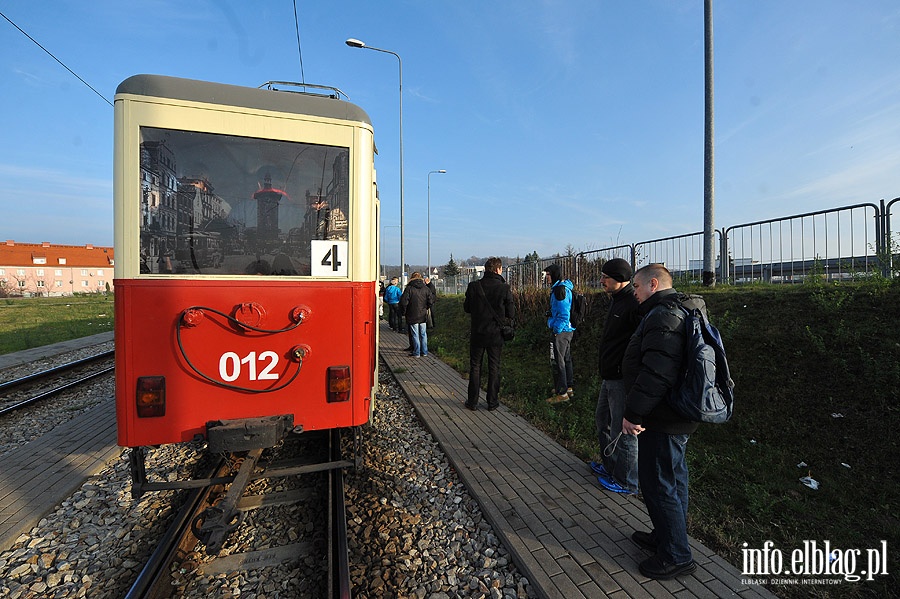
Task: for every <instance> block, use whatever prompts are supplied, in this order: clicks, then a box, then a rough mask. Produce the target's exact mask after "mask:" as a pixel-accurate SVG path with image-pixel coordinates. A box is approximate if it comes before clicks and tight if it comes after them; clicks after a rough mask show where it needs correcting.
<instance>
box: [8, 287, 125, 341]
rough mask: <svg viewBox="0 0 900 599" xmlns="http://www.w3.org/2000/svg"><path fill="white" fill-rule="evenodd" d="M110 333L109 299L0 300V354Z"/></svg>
mask: <svg viewBox="0 0 900 599" xmlns="http://www.w3.org/2000/svg"><path fill="white" fill-rule="evenodd" d="M112 330H113V296H112V295H106V294H86V295H83V296H70V297H49V298H48V297H44V298H37V297H35V298H15V299H13V298H4V299H0V354H8V353H12V352H17V351H21V350H24V349H30V348H32V347H41V346H43V345H49V344H51V343H58V342H60V341H67V340H69V339H78V338H79V337H87V336H88V335H95V334H97V333H105V332H108V331H112Z"/></svg>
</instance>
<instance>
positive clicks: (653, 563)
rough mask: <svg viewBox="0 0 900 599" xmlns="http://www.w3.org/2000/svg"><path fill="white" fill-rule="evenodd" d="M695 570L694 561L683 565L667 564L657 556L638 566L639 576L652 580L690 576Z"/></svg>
mask: <svg viewBox="0 0 900 599" xmlns="http://www.w3.org/2000/svg"><path fill="white" fill-rule="evenodd" d="M696 569H697V564H696V563H695V562H694V560H691V561H689V562H685V563H683V564H670V563H669V562H667V561H664V560H662V559H660V557H659V556H658V555H654V556H653V557H651V558H649V559H645V560H644V561H642V562H641V563H640V564H638V570H640V571H641V574H643V575H644V576H646V577H647V578H653V579H654V580H669V579H670V578H675V577H676V576H682V575H684V574H690V573H691V572H693V571H694V570H696Z"/></svg>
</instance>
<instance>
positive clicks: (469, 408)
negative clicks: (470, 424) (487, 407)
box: [466, 402, 478, 412]
mask: <svg viewBox="0 0 900 599" xmlns="http://www.w3.org/2000/svg"><path fill="white" fill-rule="evenodd" d="M466 409H467V410H472V411H473V412H477V411H478V406H473V405H472V404H470V403H468V402H467V403H466Z"/></svg>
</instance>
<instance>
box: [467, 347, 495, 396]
mask: <svg viewBox="0 0 900 599" xmlns="http://www.w3.org/2000/svg"><path fill="white" fill-rule="evenodd" d="M502 350H503V346H502V345H495V346H492V347H480V346H477V345H470V346H469V393H468V395H469V397H468V399H467V400H466V405H469V406H472V407H475V406H477V405H478V394H479V393H480V391H481V362H482V358H483V357H484V354H485V352H487V362H488V379H487V404H488V407H489V408H493V407H496V406H499V405H500V352H501V351H502Z"/></svg>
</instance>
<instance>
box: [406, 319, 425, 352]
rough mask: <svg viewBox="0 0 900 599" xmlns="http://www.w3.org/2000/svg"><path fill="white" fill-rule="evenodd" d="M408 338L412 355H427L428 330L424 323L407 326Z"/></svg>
mask: <svg viewBox="0 0 900 599" xmlns="http://www.w3.org/2000/svg"><path fill="white" fill-rule="evenodd" d="M409 332H410V336H411V337H412V355H414V356H427V355H428V328H427V327H426V326H425V323H424V322H417V323H416V324H411V325H409Z"/></svg>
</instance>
